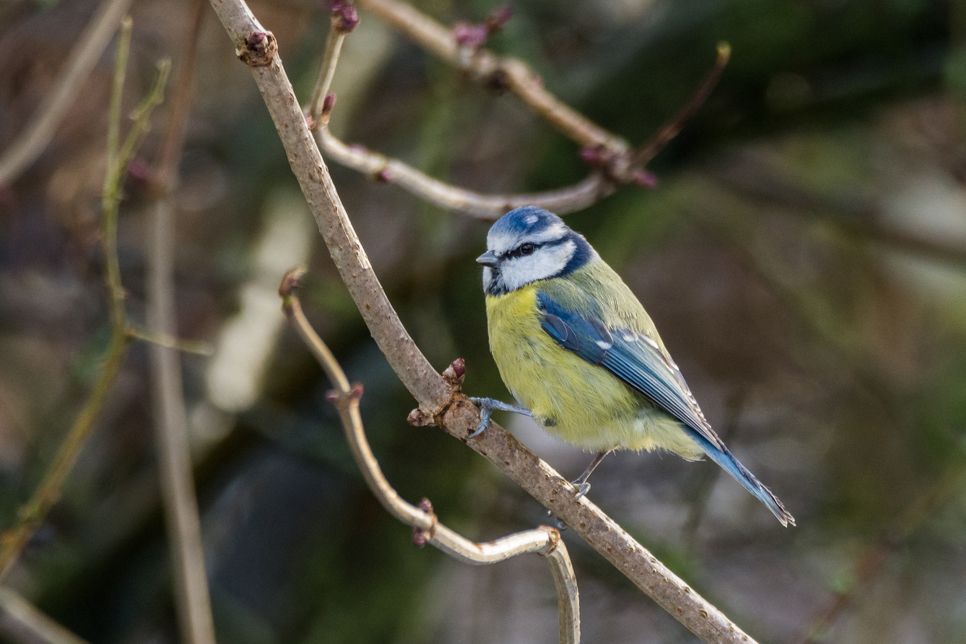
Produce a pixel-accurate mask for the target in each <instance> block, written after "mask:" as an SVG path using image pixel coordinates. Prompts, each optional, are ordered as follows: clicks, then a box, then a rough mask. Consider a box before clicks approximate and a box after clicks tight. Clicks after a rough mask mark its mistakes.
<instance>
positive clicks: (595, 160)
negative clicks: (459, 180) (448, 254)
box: [305, 0, 731, 220]
mask: <svg viewBox="0 0 966 644" xmlns="http://www.w3.org/2000/svg"><path fill="white" fill-rule="evenodd" d="M359 1H360V4H362V5H363V6H365V7H366V8H368V9H369V10H371V11H372V12H373V13H375V14H376V15H378V16H379V17H381V18H382V19H384V20H385V21H386V22H387V23H389V24H390V25H391V26H393V27H394V28H396V29H398V30H400V31H402V32H403V33H405V34H406V35H408V36H409V37H410V38H412V39H413V40H414V41H416V43H418V44H419V45H421V46H422V47H424V48H426V49H427V50H429V51H431V52H433V53H435V54H436V55H437V56H439V57H440V58H442V59H443V60H446V61H447V62H449V63H451V64H452V65H455V66H457V67H459V68H460V69H462V70H464V71H465V72H467V73H469V74H470V75H471V76H473V77H474V78H476V79H477V80H482V81H485V82H487V83H488V84H490V85H491V86H493V85H495V86H498V87H500V88H501V89H505V90H508V91H512V92H513V93H515V94H517V95H518V96H520V97H521V99H522V100H523V101H524V102H525V103H526V104H527V105H528V106H529V107H530V108H531V109H532V110H533V111H534V112H535V113H536V114H537V115H538V116H540V117H541V118H543V119H545V120H547V121H548V122H549V123H551V125H553V126H554V127H556V128H557V129H558V130H559V131H560V132H562V133H563V134H564V135H566V136H568V137H569V138H571V139H572V140H573V141H575V142H576V143H578V144H579V145H581V146H582V148H583V150H582V152H581V156H582V157H583V159H584V160H585V161H586V162H587V163H588V164H589V165H590V166H591V167H592V168H593V170H592V171H591V173H590V174H589V175H588V177H587V178H586V179H584V180H583V181H580V182H578V183H576V184H574V185H572V186H568V187H564V188H559V189H557V190H552V191H547V192H538V193H530V194H509V195H488V194H482V193H479V192H474V191H472V190H466V189H463V188H459V187H456V186H453V185H450V184H448V183H445V182H442V181H439V180H438V179H434V178H432V177H430V176H429V175H427V174H425V173H423V172H421V171H419V170H417V169H416V168H414V167H412V166H410V165H408V164H406V163H403V162H402V161H399V160H398V159H392V158H389V157H386V156H383V155H381V154H378V153H376V152H372V151H370V150H367V149H366V148H364V147H363V146H361V145H346V144H345V143H343V142H342V141H340V140H339V139H338V138H336V137H335V136H333V135H332V133H331V132H330V131H329V129H328V122H329V116H330V114H331V111H332V107H333V105H334V104H335V95H334V94H329V93H328V90H329V87H330V85H331V82H332V78H333V77H334V75H335V68H336V66H337V64H338V60H339V52H340V51H341V49H342V43H343V41H344V39H345V35H346V33H348V31H349V30H351V27H350V28H349V29H346V27H345V24H344V20H339V19H338V17H339V16H340V15H341V14H340V11H341V10H343V9H344V8H345V7H351V6H352V5H347V4H343V3H337V4H336V5H335V6H334V7H333V18H332V26H331V28H330V30H329V35H328V39H327V40H326V49H325V53H324V55H323V57H322V64H321V65H320V69H319V76H318V81H317V82H316V86H315V89H314V91H313V92H312V100H311V101H310V103H309V105H308V107H307V108H306V110H305V113H306V115H307V118H308V119H309V123H310V124H311V128H312V129H313V130H315V131H316V141H317V143H318V145H319V147H320V148H321V149H322V152H323V153H325V154H326V155H328V156H329V157H331V158H333V159H334V160H335V161H336V162H337V163H339V164H341V165H344V166H346V167H349V168H352V169H353V170H356V171H357V172H360V173H362V174H365V175H366V176H368V177H369V178H371V179H373V180H375V181H381V182H386V183H392V184H396V185H398V186H400V187H402V188H403V189H405V190H408V191H409V192H411V193H413V194H415V195H417V196H418V197H421V198H423V199H425V200H427V201H430V202H432V203H434V204H436V205H437V206H439V207H441V208H445V209H447V210H451V211H454V212H461V213H464V214H468V215H471V216H473V217H476V218H479V219H485V220H492V219H497V218H499V217H500V216H501V215H503V214H504V213H506V212H507V211H509V210H512V209H514V208H517V207H520V206H525V205H530V206H539V207H541V208H546V209H547V210H551V211H553V212H556V213H557V214H560V215H564V214H567V213H571V212H575V211H577V210H582V209H583V208H586V207H588V206H590V205H592V204H594V203H596V202H597V201H600V200H601V199H603V198H604V197H607V196H609V195H611V194H613V193H614V191H615V190H616V188H617V186H618V185H622V184H634V185H639V186H647V187H650V186H653V185H654V184H655V183H656V178H655V177H654V176H653V175H652V174H651V173H650V172H647V171H646V170H645V169H644V166H645V165H646V164H647V162H649V161H650V160H651V159H652V158H653V157H654V156H655V155H656V154H657V153H658V152H660V151H661V150H662V149H663V148H664V146H666V145H667V144H668V143H669V142H670V141H671V140H672V139H673V138H674V137H675V136H677V135H678V133H679V132H680V131H681V128H682V127H683V125H684V123H685V122H686V121H687V120H688V119H690V118H691V117H692V116H693V115H694V113H695V112H696V111H697V109H698V108H699V107H700V106H701V105H702V104H703V103H704V101H705V100H706V99H707V97H708V95H709V94H710V93H711V91H712V90H713V89H714V87H715V85H717V82H718V80H719V79H720V77H721V72H722V71H723V70H724V67H725V65H726V64H727V62H728V59H729V57H730V53H731V48H730V46H729V45H728V44H727V43H720V44H719V45H718V57H717V60H716V62H715V65H714V67H713V68H712V70H711V71H710V72H709V73H708V75H707V77H706V78H705V80H704V81H703V82H702V84H701V86H700V87H699V88H698V90H697V91H696V92H695V93H694V95H693V96H692V97H691V99H690V100H689V101H688V103H687V104H686V105H685V106H684V107H683V108H682V109H681V110H680V111H679V112H678V113H677V114H676V115H675V116H674V117H673V118H672V119H671V120H670V121H669V122H668V123H667V124H665V125H664V127H662V128H661V130H659V131H658V133H657V134H655V136H654V137H653V138H652V139H651V140H650V141H648V142H647V143H646V144H644V145H642V146H640V147H639V148H638V149H637V150H631V149H630V146H629V145H628V143H627V142H626V141H624V139H622V138H620V137H618V136H616V135H614V134H611V133H610V132H608V131H607V130H604V129H603V128H601V127H599V126H597V125H596V124H595V123H593V122H592V121H590V120H589V119H587V118H586V117H585V116H583V115H582V114H580V113H579V112H577V111H576V110H574V109H572V108H570V107H569V106H568V105H566V104H565V103H563V102H562V101H560V100H559V99H558V98H557V97H555V96H554V95H553V94H551V93H550V92H548V91H547V90H546V89H545V88H544V86H543V82H542V81H541V80H540V78H539V77H538V76H537V75H536V74H535V73H534V72H533V71H531V70H530V69H529V68H528V67H527V66H526V65H525V64H524V63H522V62H520V61H519V60H515V59H511V58H500V57H498V56H495V55H493V54H492V53H490V52H488V51H486V50H485V49H482V48H480V47H479V46H475V47H470V46H465V45H461V44H460V42H459V38H458V37H457V36H456V35H455V33H454V32H453V31H451V30H448V29H446V28H445V27H444V26H443V25H441V24H439V23H438V22H436V21H435V20H433V19H432V18H429V17H428V16H426V15H424V14H422V13H421V12H419V11H418V10H417V9H415V8H413V7H411V6H409V5H406V4H403V3H400V2H396V1H395V0H359ZM352 16H353V18H355V14H354V9H353V13H352ZM354 26H355V23H354V22H353V23H352V27H354Z"/></svg>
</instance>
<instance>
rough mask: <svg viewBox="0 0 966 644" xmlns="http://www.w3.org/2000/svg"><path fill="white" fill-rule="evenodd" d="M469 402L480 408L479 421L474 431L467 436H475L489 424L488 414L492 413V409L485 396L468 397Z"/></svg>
mask: <svg viewBox="0 0 966 644" xmlns="http://www.w3.org/2000/svg"><path fill="white" fill-rule="evenodd" d="M470 402H472V403H473V404H474V405H476V406H477V407H479V408H480V423H479V425H477V426H476V431H475V432H473V433H472V434H470V435H469V436H468V437H467V438H476V437H477V436H479V435H480V434H482V433H483V432H485V431H486V429H487V428H488V427H489V426H490V416H492V415H493V409H491V408H490V406H489V404H487V401H486V399H485V398H470Z"/></svg>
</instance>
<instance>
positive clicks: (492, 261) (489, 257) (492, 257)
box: [476, 250, 500, 268]
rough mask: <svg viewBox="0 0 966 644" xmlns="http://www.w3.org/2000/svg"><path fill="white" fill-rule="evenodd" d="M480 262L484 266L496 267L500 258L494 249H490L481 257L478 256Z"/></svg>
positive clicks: (477, 259)
mask: <svg viewBox="0 0 966 644" xmlns="http://www.w3.org/2000/svg"><path fill="white" fill-rule="evenodd" d="M476 262H477V263H478V264H483V266H489V267H490V268H496V267H497V265H498V264H499V263H500V258H499V257H497V256H496V253H494V252H493V251H492V250H488V251H486V252H485V253H483V254H482V255H480V256H479V257H477V258H476Z"/></svg>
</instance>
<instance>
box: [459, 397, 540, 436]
mask: <svg viewBox="0 0 966 644" xmlns="http://www.w3.org/2000/svg"><path fill="white" fill-rule="evenodd" d="M470 402H472V403H473V404H474V405H476V406H477V407H479V408H480V424H479V425H477V426H476V431H475V432H473V433H472V434H470V435H469V438H476V437H477V436H479V435H480V434H482V433H483V432H485V431H486V428H487V427H489V426H490V416H491V415H492V414H493V412H494V411H512V412H513V413H515V414H523V415H524V416H531V417H532V416H533V413H532V412H531V411H530V410H529V409H526V408H524V407H516V406H515V405H509V404H507V403H505V402H500V401H499V400H497V399H495V398H470Z"/></svg>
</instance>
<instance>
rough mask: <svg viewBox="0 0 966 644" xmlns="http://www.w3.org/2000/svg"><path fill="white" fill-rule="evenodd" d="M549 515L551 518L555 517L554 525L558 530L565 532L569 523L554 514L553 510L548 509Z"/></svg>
mask: <svg viewBox="0 0 966 644" xmlns="http://www.w3.org/2000/svg"><path fill="white" fill-rule="evenodd" d="M547 516H548V517H550V518H551V519H553V527H555V528H556V529H557V530H559V531H561V532H563V531H564V530H566V529H567V524H566V523H564V522H563V521H562V520H561V519H560V517H558V516H554V513H553V512H551V511H550V510H547Z"/></svg>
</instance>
